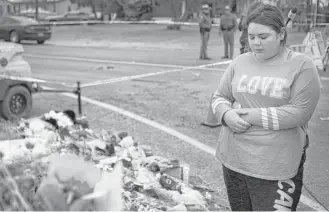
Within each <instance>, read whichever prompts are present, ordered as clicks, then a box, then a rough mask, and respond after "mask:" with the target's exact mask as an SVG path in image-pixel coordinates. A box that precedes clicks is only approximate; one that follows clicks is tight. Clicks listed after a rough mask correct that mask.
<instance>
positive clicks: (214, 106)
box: [211, 98, 231, 113]
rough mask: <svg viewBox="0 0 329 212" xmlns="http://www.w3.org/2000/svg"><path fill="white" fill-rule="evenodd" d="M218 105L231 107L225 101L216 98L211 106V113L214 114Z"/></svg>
mask: <svg viewBox="0 0 329 212" xmlns="http://www.w3.org/2000/svg"><path fill="white" fill-rule="evenodd" d="M220 104H229V105H231V103H230V102H229V101H228V100H226V99H224V98H217V99H216V100H215V101H214V102H213V103H212V105H211V107H212V111H213V113H216V108H217V107H218V106H219V105H220Z"/></svg>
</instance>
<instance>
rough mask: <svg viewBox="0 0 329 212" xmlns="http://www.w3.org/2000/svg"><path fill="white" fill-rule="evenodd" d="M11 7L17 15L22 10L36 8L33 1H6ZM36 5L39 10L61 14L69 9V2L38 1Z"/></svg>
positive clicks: (56, 0)
mask: <svg viewBox="0 0 329 212" xmlns="http://www.w3.org/2000/svg"><path fill="white" fill-rule="evenodd" d="M7 1H9V2H11V4H12V5H13V10H14V13H19V12H20V11H24V10H31V9H34V8H35V7H36V5H35V4H36V1H35V0H7ZM38 5H39V7H40V8H42V9H44V10H47V11H50V12H54V13H58V14H62V13H66V12H68V11H69V9H70V7H71V1H70V0H39V1H38Z"/></svg>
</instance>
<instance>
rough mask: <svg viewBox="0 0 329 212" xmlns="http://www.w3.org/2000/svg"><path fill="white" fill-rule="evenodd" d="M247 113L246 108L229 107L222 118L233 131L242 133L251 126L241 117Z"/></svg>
mask: <svg viewBox="0 0 329 212" xmlns="http://www.w3.org/2000/svg"><path fill="white" fill-rule="evenodd" d="M247 114H248V109H245V108H242V109H231V110H228V111H227V112H226V113H225V114H224V116H223V120H224V122H225V123H226V125H227V126H228V127H229V128H230V129H231V130H232V131H233V132H235V133H243V132H245V131H246V130H247V129H249V127H250V126H251V124H250V123H248V122H247V121H245V120H244V119H243V118H242V117H243V116H245V115H247Z"/></svg>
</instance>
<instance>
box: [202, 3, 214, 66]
mask: <svg viewBox="0 0 329 212" xmlns="http://www.w3.org/2000/svg"><path fill="white" fill-rule="evenodd" d="M201 10H202V11H201V14H200V18H199V27H200V36H201V49H200V59H201V60H210V58H209V57H208V55H207V46H208V41H209V38H210V31H211V28H212V23H211V17H210V7H209V5H208V4H204V5H202V8H201Z"/></svg>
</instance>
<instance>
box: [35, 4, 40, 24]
mask: <svg viewBox="0 0 329 212" xmlns="http://www.w3.org/2000/svg"><path fill="white" fill-rule="evenodd" d="M35 19H37V20H39V0H35Z"/></svg>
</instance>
